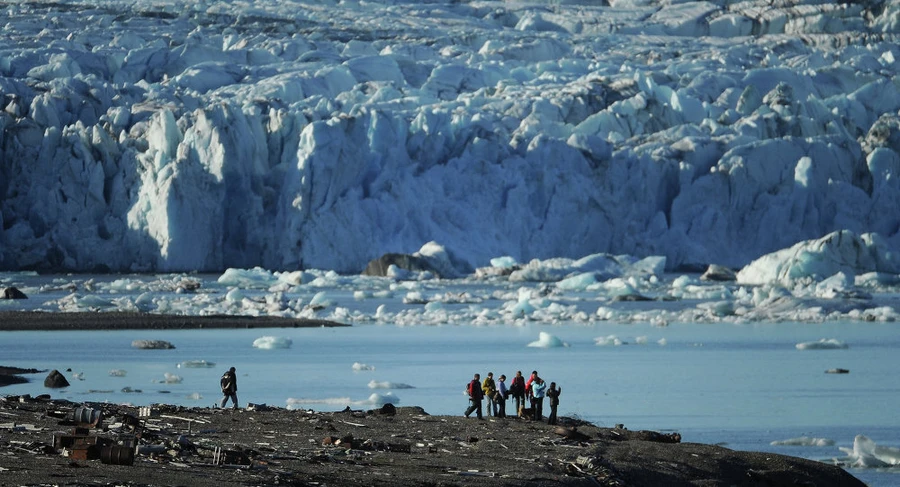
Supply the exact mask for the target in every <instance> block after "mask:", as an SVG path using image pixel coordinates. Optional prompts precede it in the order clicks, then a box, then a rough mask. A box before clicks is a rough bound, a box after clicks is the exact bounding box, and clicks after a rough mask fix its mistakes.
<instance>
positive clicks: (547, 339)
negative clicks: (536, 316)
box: [528, 331, 569, 348]
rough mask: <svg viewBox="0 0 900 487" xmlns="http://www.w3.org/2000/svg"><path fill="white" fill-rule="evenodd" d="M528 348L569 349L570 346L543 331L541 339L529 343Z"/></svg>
mask: <svg viewBox="0 0 900 487" xmlns="http://www.w3.org/2000/svg"><path fill="white" fill-rule="evenodd" d="M528 346H529V347H536V348H559V347H568V346H569V344H568V343H566V342H564V341H562V340H560V339H559V338H557V337H555V336H553V335H551V334H549V333H547V332H546V331H542V332H541V333H540V335H539V338H538V339H537V340H536V341H533V342H531V343H529V344H528Z"/></svg>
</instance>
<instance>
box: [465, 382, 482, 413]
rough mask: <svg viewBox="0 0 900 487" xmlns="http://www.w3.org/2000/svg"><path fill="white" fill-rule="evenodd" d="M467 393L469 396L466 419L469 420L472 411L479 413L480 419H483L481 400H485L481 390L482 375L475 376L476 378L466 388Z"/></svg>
mask: <svg viewBox="0 0 900 487" xmlns="http://www.w3.org/2000/svg"><path fill="white" fill-rule="evenodd" d="M466 393H467V394H468V395H469V407H468V408H467V409H466V417H467V418H468V417H469V415H470V414H472V411H477V412H478V419H483V418H482V417H481V400H482V399H484V392H483V391H482V390H481V374H475V378H474V379H472V381H471V382H469V385H468V386H466Z"/></svg>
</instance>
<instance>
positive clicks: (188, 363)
mask: <svg viewBox="0 0 900 487" xmlns="http://www.w3.org/2000/svg"><path fill="white" fill-rule="evenodd" d="M215 365H216V363H215V362H207V361H206V360H185V361H184V362H181V363H180V364H178V368H181V367H185V368H189V369H203V368H209V367H215Z"/></svg>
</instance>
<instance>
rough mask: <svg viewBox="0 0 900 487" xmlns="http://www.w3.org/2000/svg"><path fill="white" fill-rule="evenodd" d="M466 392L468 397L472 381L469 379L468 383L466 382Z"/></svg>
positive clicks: (470, 395)
mask: <svg viewBox="0 0 900 487" xmlns="http://www.w3.org/2000/svg"><path fill="white" fill-rule="evenodd" d="M466 394H468V395H469V397H472V382H471V381H470V382H469V383H468V384H466Z"/></svg>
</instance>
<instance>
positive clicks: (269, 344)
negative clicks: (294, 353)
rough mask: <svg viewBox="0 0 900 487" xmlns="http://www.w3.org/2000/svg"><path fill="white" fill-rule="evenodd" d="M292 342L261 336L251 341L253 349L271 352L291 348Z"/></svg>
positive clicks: (286, 339)
mask: <svg viewBox="0 0 900 487" xmlns="http://www.w3.org/2000/svg"><path fill="white" fill-rule="evenodd" d="M293 343H294V341H293V340H291V339H290V338H287V337H277V336H261V337H259V338H257V339H256V340H253V348H259V349H262V350H273V349H276V348H291V345H293Z"/></svg>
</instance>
